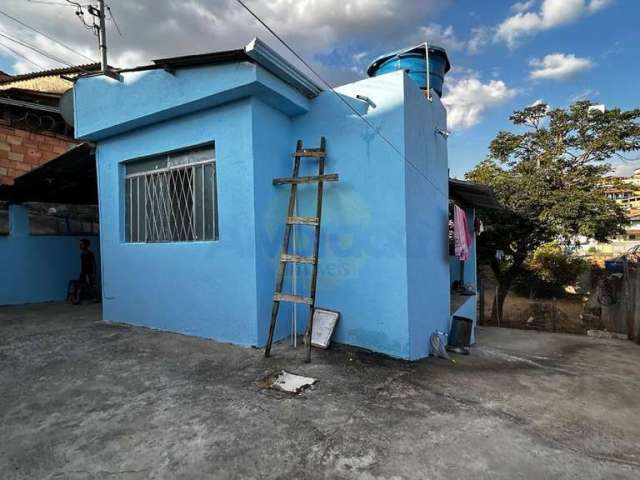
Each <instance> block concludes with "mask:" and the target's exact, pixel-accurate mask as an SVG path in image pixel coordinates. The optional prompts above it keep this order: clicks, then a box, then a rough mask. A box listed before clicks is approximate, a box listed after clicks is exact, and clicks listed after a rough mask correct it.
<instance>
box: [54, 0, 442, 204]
mask: <svg viewBox="0 0 640 480" xmlns="http://www.w3.org/2000/svg"><path fill="white" fill-rule="evenodd" d="M67 1H69V0H67ZM236 2H238V3H239V4H240V5H241V6H242V8H244V9H245V10H246V11H247V12H249V14H250V15H251V16H252V17H253V18H255V19H256V20H257V21H258V23H260V24H261V25H262V26H263V27H264V28H265V29H267V30H268V31H269V33H271V35H273V36H274V37H275V38H276V39H277V40H278V41H279V42H280V43H282V45H284V47H285V48H286V49H287V50H289V52H291V54H292V55H293V56H295V57H296V58H297V59H298V60H299V61H300V62H302V64H303V65H304V66H305V67H307V68H308V69H309V70H310V71H311V72H312V73H313V74H314V75H315V76H316V77H318V78H319V79H320V80H321V81H322V83H324V84H325V85H326V86H327V88H329V90H331V92H333V94H334V95H335V96H336V97H338V99H339V100H340V101H341V102H342V103H344V104H345V105H346V106H347V108H349V110H351V111H352V112H353V113H354V114H356V115H357V116H358V117H359V118H360V119H361V120H362V121H363V122H364V123H366V124H367V126H368V127H369V128H371V130H373V132H374V133H375V134H376V135H378V136H379V137H380V138H381V139H382V140H383V141H384V142H385V143H386V144H388V145H389V146H390V147H391V148H392V149H393V150H394V151H395V152H396V153H397V154H398V155H399V156H400V157H401V158H402V159H403V160H404V161H405V162H406V163H408V164H409V165H410V166H412V167H413V168H414V169H415V170H416V172H417V173H418V174H419V175H420V176H421V177H423V178H424V179H425V180H426V181H427V182H429V183H430V184H431V186H432V187H433V188H434V189H435V190H436V191H437V192H438V193H440V195H442V196H443V197H444V198H446V199H447V200H448V199H449V196H448V195H447V194H445V193H444V192H443V191H442V190H440V188H439V187H438V186H437V185H436V184H435V183H433V182H432V181H431V179H430V178H428V177H427V176H426V175H423V174H422V172H421V171H420V169H419V168H418V167H417V166H416V165H415V164H414V163H413V162H411V161H410V160H409V159H408V158H406V157H405V156H404V154H403V153H402V151H401V150H400V149H399V148H398V147H396V146H395V145H394V144H393V143H392V142H391V140H389V139H388V138H387V137H385V136H384V135H383V134H382V133H380V132H379V131H378V129H377V128H376V127H375V126H374V125H373V124H372V123H371V122H370V121H369V120H368V119H367V118H365V117H364V116H363V115H362V114H361V113H360V112H358V111H357V110H356V109H355V108H354V107H353V105H351V104H350V103H349V102H347V101H346V100H345V99H344V98H343V97H342V96H341V95H340V94H339V93H338V92H336V90H335V89H334V88H333V86H332V85H331V84H330V83H329V82H328V81H326V80H325V79H324V78H323V77H322V76H321V75H320V74H319V73H318V72H316V71H315V69H314V68H313V67H312V66H311V65H309V63H307V62H306V61H305V59H304V58H302V57H301V56H300V55H299V54H298V53H297V52H296V51H295V50H294V49H293V48H292V47H290V46H289V44H288V43H287V42H285V41H284V40H283V39H282V37H280V35H278V34H277V33H276V32H275V31H274V30H273V29H272V28H271V27H270V26H269V25H267V24H266V23H265V22H264V21H263V20H262V19H261V18H260V17H259V16H258V15H257V14H256V13H254V12H253V10H251V9H250V8H249V7H248V6H247V5H246V4H245V3H244V2H243V1H242V0H236Z"/></svg>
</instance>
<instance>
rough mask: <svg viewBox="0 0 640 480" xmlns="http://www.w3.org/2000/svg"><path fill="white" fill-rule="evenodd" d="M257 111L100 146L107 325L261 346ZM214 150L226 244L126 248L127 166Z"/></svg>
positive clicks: (200, 117) (233, 106)
mask: <svg viewBox="0 0 640 480" xmlns="http://www.w3.org/2000/svg"><path fill="white" fill-rule="evenodd" d="M251 112H252V102H251V100H250V99H245V100H240V101H236V102H233V103H230V104H225V105H223V106H219V107H218V108H215V109H210V110H204V111H200V112H196V113H192V114H189V115H186V116H182V117H179V118H174V119H172V120H170V121H165V122H161V123H158V124H154V125H152V126H148V127H144V128H141V129H137V130H133V131H131V132H128V133H126V134H122V135H118V136H115V137H111V138H109V139H106V140H103V141H101V142H98V145H97V151H96V155H97V161H98V180H99V193H100V226H101V231H102V235H101V241H102V255H103V265H104V266H103V295H104V303H103V305H104V306H103V309H104V313H103V317H104V319H105V320H111V321H119V322H127V323H131V324H135V325H145V326H148V327H154V328H159V329H163V330H170V331H176V332H182V333H187V334H192V335H199V336H203V337H208V338H215V339H217V340H221V341H226V342H233V343H237V344H241V345H255V344H256V343H257V341H258V330H257V325H256V321H255V319H256V315H257V306H256V272H255V255H256V253H255V236H254V227H253V226H254V223H255V219H254V202H253V179H254V172H253V145H252V142H253V140H252V113H251ZM211 141H214V142H215V144H216V171H217V185H218V212H219V218H218V226H219V237H220V239H219V240H218V241H206V242H176V243H156V244H135V243H126V242H125V241H124V221H123V220H124V215H123V208H124V201H123V200H124V199H123V198H122V197H123V192H124V180H123V169H124V166H123V162H126V161H129V160H134V159H136V158H138V157H141V156H146V155H151V154H156V153H161V152H165V151H169V150H175V149H179V148H184V147H189V146H192V145H196V144H201V143H205V142H211Z"/></svg>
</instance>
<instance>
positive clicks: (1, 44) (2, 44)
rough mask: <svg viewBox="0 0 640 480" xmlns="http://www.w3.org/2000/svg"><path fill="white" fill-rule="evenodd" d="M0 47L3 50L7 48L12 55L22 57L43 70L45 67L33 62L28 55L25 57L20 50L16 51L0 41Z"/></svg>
mask: <svg viewBox="0 0 640 480" xmlns="http://www.w3.org/2000/svg"><path fill="white" fill-rule="evenodd" d="M0 47H2V48H4V49H5V50H7V51H8V52H10V53H12V54H13V55H16V56H18V57H21V58H23V59H24V60H26V61H27V62H29V63H30V64H31V65H33V66H35V67H38V68H40V69H41V70H45V69H46V68H45V67H44V66H42V65H40V64H39V63H36V62H34V61H33V60H31V59H30V58H29V57H27V56H26V55H23V54H21V53H20V52H18V51H17V50H14V49H13V48H11V47H10V46H8V45H5V44H4V43H2V42H0Z"/></svg>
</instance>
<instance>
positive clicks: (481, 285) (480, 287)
mask: <svg viewBox="0 0 640 480" xmlns="http://www.w3.org/2000/svg"><path fill="white" fill-rule="evenodd" d="M477 279H478V323H479V324H480V325H484V282H483V281H482V279H481V278H480V275H478V277H477Z"/></svg>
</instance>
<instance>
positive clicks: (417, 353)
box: [405, 81, 450, 359]
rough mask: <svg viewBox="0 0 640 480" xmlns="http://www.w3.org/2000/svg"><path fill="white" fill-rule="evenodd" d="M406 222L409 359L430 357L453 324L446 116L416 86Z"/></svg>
mask: <svg viewBox="0 0 640 480" xmlns="http://www.w3.org/2000/svg"><path fill="white" fill-rule="evenodd" d="M405 124H406V125H405V136H406V145H407V152H406V156H407V162H406V164H405V177H406V218H407V277H408V286H409V292H408V293H409V336H410V339H411V358H412V359H416V358H422V357H425V356H427V355H428V354H429V336H430V335H431V333H432V332H433V331H435V330H439V331H445V332H446V331H447V330H448V327H449V325H448V321H449V303H450V302H449V295H450V290H449V281H448V278H449V261H448V254H449V252H448V237H447V234H448V215H449V212H448V205H449V171H448V161H447V146H446V139H445V138H444V137H442V136H441V135H439V134H437V133H436V130H446V125H447V120H446V111H445V109H444V107H443V105H442V103H440V100H439V98H438V96H437V95H433V100H432V101H431V102H429V101H428V100H427V99H425V97H424V92H423V91H422V90H420V89H419V88H418V86H417V85H416V84H415V82H412V81H407V82H406V84H405Z"/></svg>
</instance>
